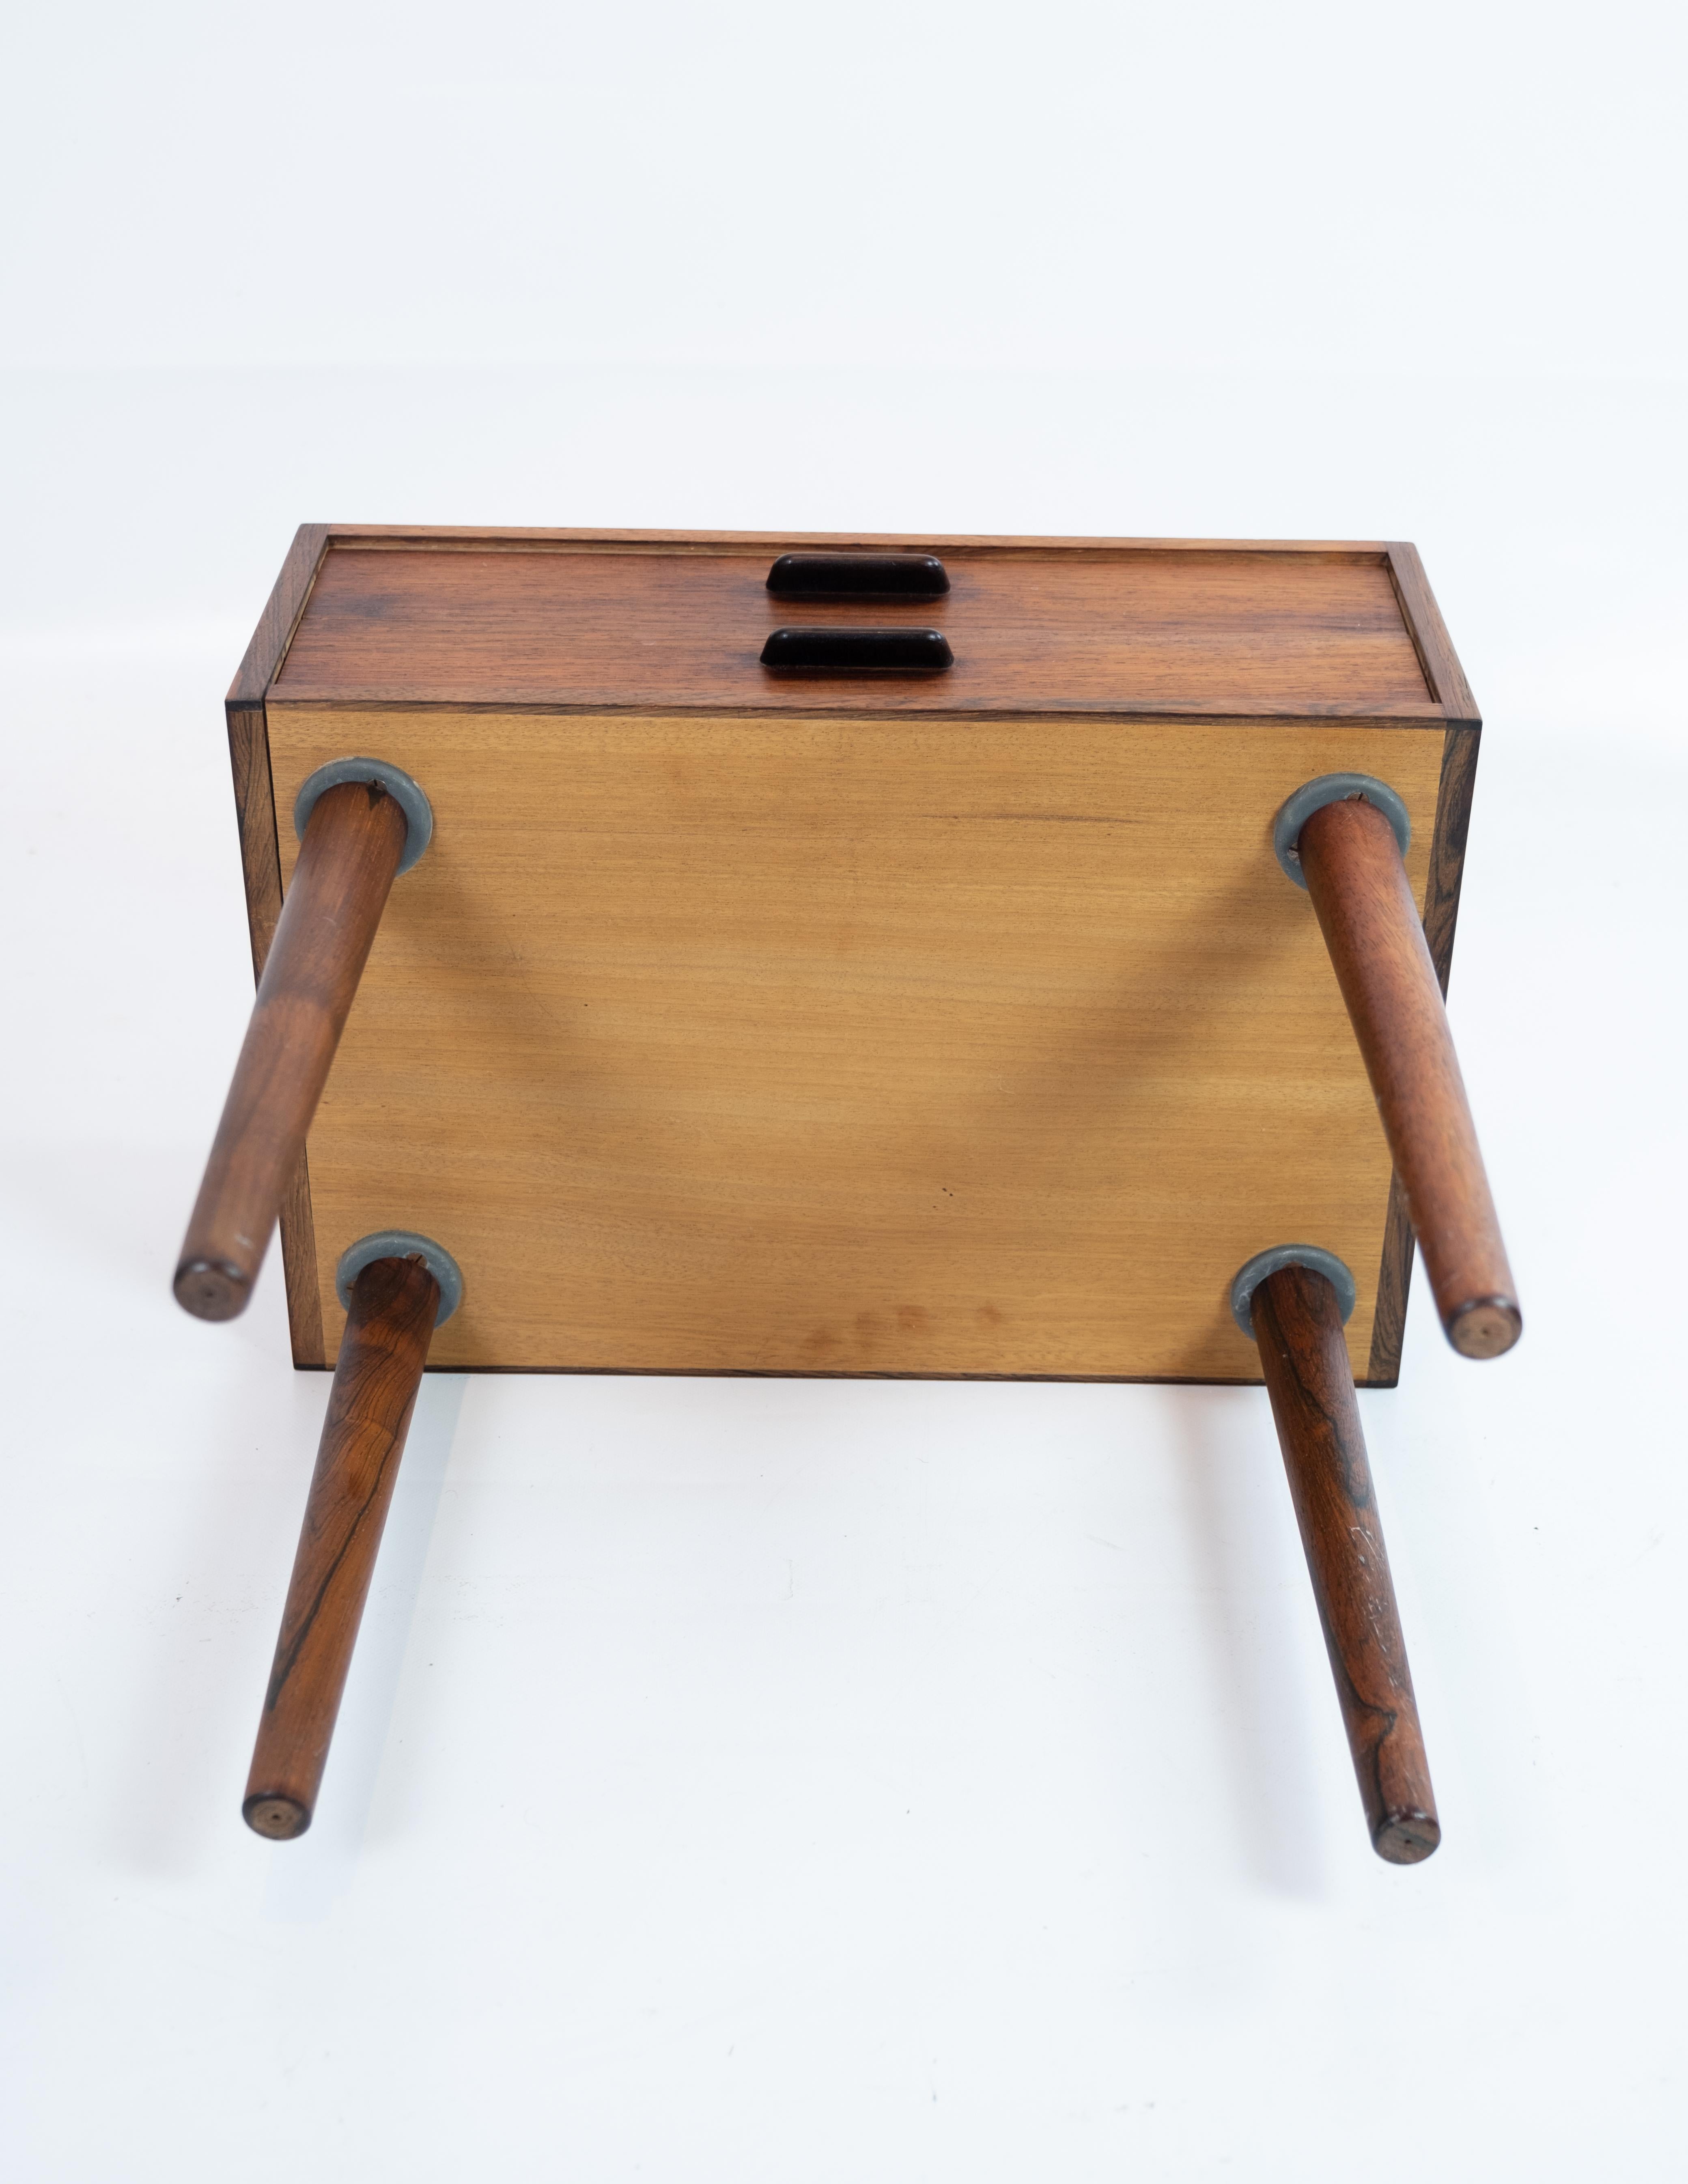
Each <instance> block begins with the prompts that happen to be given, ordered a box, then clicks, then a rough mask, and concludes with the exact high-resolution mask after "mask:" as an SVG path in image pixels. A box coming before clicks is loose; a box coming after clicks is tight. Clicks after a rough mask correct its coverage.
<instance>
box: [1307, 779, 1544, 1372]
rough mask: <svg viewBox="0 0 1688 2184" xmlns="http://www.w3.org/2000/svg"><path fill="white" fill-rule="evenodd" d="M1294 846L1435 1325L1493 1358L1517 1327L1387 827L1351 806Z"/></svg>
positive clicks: (1461, 1095) (1439, 1010) (1477, 1158)
mask: <svg viewBox="0 0 1688 2184" xmlns="http://www.w3.org/2000/svg"><path fill="white" fill-rule="evenodd" d="M1300 849H1301V867H1302V870H1303V872H1305V874H1306V882H1307V892H1308V893H1309V894H1310V895H1311V896H1312V903H1313V908H1314V910H1315V911H1317V913H1318V922H1319V925H1320V927H1321V928H1322V930H1323V933H1324V938H1325V943H1326V945H1327V946H1328V948H1329V951H1330V960H1331V963H1332V966H1333V967H1334V970H1335V972H1336V978H1337V983H1338V984H1339V986H1340V989H1341V992H1342V996H1343V999H1344V1000H1345V1002H1346V1004H1347V1006H1348V1012H1349V1016H1350V1017H1351V1020H1352V1022H1353V1026H1354V1033H1355V1037H1356V1039H1357V1041H1358V1044H1359V1047H1360V1051H1361V1053H1362V1055H1363V1056H1364V1057H1365V1062H1366V1069H1367V1073H1368V1076H1369V1078H1370V1079H1371V1084H1372V1089H1373V1093H1374V1094H1375V1095H1376V1098H1377V1104H1378V1112H1379V1116H1380V1117H1381V1119H1382V1123H1383V1127H1384V1135H1385V1136H1386V1138H1387V1139H1388V1140H1389V1145H1390V1151H1391V1153H1392V1154H1393V1156H1394V1160H1395V1167H1396V1173H1397V1175H1398V1176H1399V1178H1400V1181H1401V1195H1402V1197H1403V1200H1404V1201H1405V1207H1406V1212H1407V1217H1408V1219H1409V1220H1410V1221H1411V1223H1412V1229H1413V1232H1414V1234H1416V1235H1417V1237H1418V1248H1419V1251H1421V1253H1422V1254H1423V1260H1424V1270H1425V1273H1426V1275H1427V1277H1428V1278H1429V1283H1430V1287H1431V1289H1432V1290H1433V1291H1434V1293H1435V1299H1436V1309H1437V1311H1438V1312H1439V1313H1440V1318H1441V1322H1442V1325H1443V1327H1444V1328H1445V1329H1446V1332H1447V1337H1448V1340H1449V1341H1450V1342H1451V1343H1452V1345H1453V1346H1454V1348H1455V1349H1456V1350H1457V1351H1460V1352H1461V1354H1462V1356H1464V1357H1479V1358H1480V1357H1498V1356H1500V1355H1501V1353H1502V1352H1503V1351H1507V1350H1510V1349H1511V1348H1512V1346H1513V1344H1514V1343H1515V1342H1516V1341H1517V1340H1518V1336H1519V1334H1520V1333H1521V1332H1522V1331H1523V1326H1524V1321H1523V1318H1522V1315H1521V1314H1520V1312H1519V1310H1518V1299H1517V1295H1516V1293H1515V1291H1514V1289H1513V1276H1512V1269H1511V1268H1510V1267H1509V1266H1508V1264H1507V1254H1506V1247H1505V1245H1503V1244H1502V1242H1501V1229H1500V1223H1499V1221H1498V1219H1497V1217H1496V1212H1495V1204H1494V1200H1493V1198H1492V1196H1491V1195H1490V1190H1489V1181H1488V1177H1487V1175H1486V1174H1485V1171H1484V1167H1483V1159H1482V1155H1481V1154H1480V1152H1479V1150H1478V1145H1477V1133H1476V1130H1475V1128H1474V1125H1473V1123H1472V1119H1471V1109H1470V1106H1469V1104H1468V1100H1467V1099H1466V1095H1465V1084H1464V1080H1463V1078H1462V1076H1461V1074H1460V1067H1459V1060H1458V1057H1457V1055H1456V1054H1455V1052H1454V1046H1453V1039H1452V1034H1451V1033H1450V1031H1449V1029H1448V1021H1447V1011H1446V1008H1445V1007H1444V1006H1443V1004H1442V996H1441V990H1440V986H1439V984H1438V983H1437V978H1436V972H1435V965H1434V963H1433V962H1432V961H1431V959H1430V953H1429V948H1428V946H1427V945H1426V942H1425V937H1424V931H1423V927H1422V925H1421V924H1420V922H1419V917H1418V909H1417V906H1416V905H1415V903H1414V900H1413V889H1412V883H1411V881H1410V880H1409V878H1408V877H1407V871H1406V867H1405V866H1403V864H1402V862H1401V855H1400V852H1399V850H1398V849H1397V848H1396V839H1395V835H1394V832H1393V830H1392V829H1391V827H1390V823H1389V822H1388V820H1387V819H1386V818H1384V816H1383V814H1382V813H1381V812H1380V811H1378V810H1376V809H1375V808H1374V807H1373V805H1369V804H1366V803H1363V802H1362V801H1360V800H1358V799H1345V800H1344V801H1343V802H1340V803H1337V804H1329V805H1325V807H1324V808H1323V810H1322V811H1316V812H1314V814H1313V815H1312V818H1310V819H1309V820H1308V821H1307V822H1306V826H1305V827H1302V829H1301V844H1300Z"/></svg>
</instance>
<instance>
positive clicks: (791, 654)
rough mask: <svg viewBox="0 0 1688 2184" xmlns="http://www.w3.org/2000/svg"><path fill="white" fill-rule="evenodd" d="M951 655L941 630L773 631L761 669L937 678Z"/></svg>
mask: <svg viewBox="0 0 1688 2184" xmlns="http://www.w3.org/2000/svg"><path fill="white" fill-rule="evenodd" d="M762 665H763V666H764V667H772V668H776V669H777V670H779V671H781V672H782V673H785V674H792V675H941V674H942V673H943V672H944V669H945V668H946V667H953V666H954V665H955V654H954V653H953V652H951V651H950V640H949V639H948V638H946V637H945V636H944V632H943V631H942V630H941V629H777V630H776V631H775V632H774V633H773V635H772V637H771V638H769V639H768V641H767V643H766V644H765V645H764V646H763V647H762Z"/></svg>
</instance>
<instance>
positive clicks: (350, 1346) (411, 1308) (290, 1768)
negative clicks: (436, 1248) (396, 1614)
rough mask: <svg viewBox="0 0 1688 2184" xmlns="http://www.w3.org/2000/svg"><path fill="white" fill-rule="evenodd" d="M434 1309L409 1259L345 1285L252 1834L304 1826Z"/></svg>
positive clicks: (424, 1272) (250, 1794)
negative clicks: (347, 1294)
mask: <svg viewBox="0 0 1688 2184" xmlns="http://www.w3.org/2000/svg"><path fill="white" fill-rule="evenodd" d="M439 1301H440V1289H439V1284H438V1283H437V1281H436V1280H435V1279H434V1277H433V1275H432V1273H430V1272H429V1270H428V1268H427V1267H426V1265H425V1264H424V1263H423V1262H422V1261H421V1259H419V1258H416V1259H410V1258H406V1259H377V1260H376V1261H375V1262H373V1264H371V1265H370V1266H367V1267H365V1269H364V1271H363V1272H362V1273H360V1274H359V1276H358V1279H357V1281H356V1283H355V1284H354V1287H353V1290H352V1301H351V1308H350V1316H349V1317H348V1319H347V1322H346V1332H345V1335H344V1337H343V1340H342V1341H341V1344H340V1357H339V1362H338V1363H337V1365H336V1366H335V1368H334V1385H333V1388H332V1390H331V1393H330V1395H329V1398H328V1416H327V1418H326V1421H325V1423H324V1424H323V1429H322V1445H321V1447H320V1449H319V1451H318V1452H317V1458H316V1471H315V1475H314V1477H313V1478H312V1479H311V1482H310V1496H309V1501H308V1502H306V1504H305V1514H304V1528H303V1529H302V1530H301V1532H300V1534H299V1548H298V1556H297V1557H295V1559H294V1563H293V1574H292V1581H291V1582H290V1584H289V1585H288V1587H287V1607H286V1608H285V1609H284V1610H283V1612H282V1616H281V1637H280V1638H279V1640H278V1641H276V1660H275V1665H274V1667H273V1668H272V1669H271V1670H270V1688H269V1690H268V1691H267V1692H266V1693H265V1700H264V1713H263V1717H262V1719H261V1720H260V1721H259V1729H258V1743H257V1747H256V1749H255V1750H254V1751H253V1755H252V1773H251V1775H250V1776H249V1777H248V1781H247V1786H246V1799H245V1802H244V1803H243V1804H242V1808H241V1809H242V1812H243V1814H245V1816H246V1821H247V1825H248V1827H251V1828H253V1829H255V1830H257V1832H258V1833H259V1835H261V1836H276V1837H287V1836H299V1835H303V1834H304V1831H305V1830H306V1829H307V1828H308V1827H309V1825H310V1820H311V1814H312V1813H313V1812H314V1811H315V1807H316V1793H317V1790H318V1787H319V1786H320V1783H321V1780H322V1770H323V1768H324V1766H325V1764H326V1762H327V1758H328V1746H329V1741H330V1739H331V1737H332V1736H333V1734H334V1722H335V1717H336V1716H337V1714H338V1713H339V1711H340V1695H341V1693H342V1692H343V1691H344V1689H345V1685H346V1673H347V1670H348V1669H349V1668H350V1666H351V1663H352V1647H353V1646H354V1643H355V1641H356V1639H357V1635H358V1625H359V1622H361V1620H362V1619H363V1613H364V1602H365V1598H366V1597H367V1596H368V1593H369V1588H370V1577H371V1575H372V1574H373V1573H374V1570H375V1558H376V1550H377V1549H378V1548H379V1546H380V1545H381V1535H382V1527H383V1526H384V1525H385V1524H386V1523H387V1507H388V1504H389V1503H390V1502H391V1501H392V1499H393V1483H394V1481H395V1480H396V1479H397V1478H398V1462H399V1458H400V1457H402V1456H403V1455H404V1437H405V1435H406V1434H407V1433H408V1432H409V1428H410V1413H411V1412H412V1410H413V1409H414V1408H415V1401H416V1390H417V1389H418V1388H419V1387H420V1386H421V1379H422V1368H423V1367H424V1365H426V1362H427V1357H428V1343H429V1340H430V1339H431V1338H432V1334H433V1331H434V1317H435V1314H436V1312H437V1310H438V1307H439Z"/></svg>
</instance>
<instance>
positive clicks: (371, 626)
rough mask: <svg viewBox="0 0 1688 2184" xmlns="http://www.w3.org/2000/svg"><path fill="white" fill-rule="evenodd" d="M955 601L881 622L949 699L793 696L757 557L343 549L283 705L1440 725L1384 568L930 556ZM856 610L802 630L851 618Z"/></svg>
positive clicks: (897, 608) (327, 572) (763, 566)
mask: <svg viewBox="0 0 1688 2184" xmlns="http://www.w3.org/2000/svg"><path fill="white" fill-rule="evenodd" d="M945 565H946V567H947V568H948V570H949V572H950V592H949V593H948V594H947V595H946V596H945V597H944V598H943V599H939V600H908V601H904V602H898V601H890V602H884V603H882V606H880V607H876V609H875V611H874V614H873V617H872V619H873V620H874V621H876V622H877V623H883V624H884V625H886V626H888V627H889V626H892V625H894V624H896V623H897V622H898V621H900V620H901V621H908V622H910V623H911V624H913V625H917V626H919V627H928V626H930V627H935V628H939V629H941V630H942V632H943V633H944V636H945V637H946V638H948V639H949V641H950V644H951V646H952V648H953V649H954V651H955V666H954V667H953V668H952V669H951V670H950V671H949V673H948V674H947V675H945V677H944V679H943V683H942V686H941V688H939V687H938V686H936V685H934V684H932V683H930V682H913V681H910V682H905V681H903V680H901V679H900V678H889V679H887V680H885V681H884V682H881V683H878V684H877V685H876V686H875V687H874V688H872V690H871V692H869V693H868V694H864V692H863V689H862V686H861V683H860V682H858V681H856V680H855V678H852V677H844V676H826V677H815V678H812V679H811V680H807V681H805V683H804V684H803V685H802V686H801V687H799V688H793V687H792V686H790V685H788V684H787V683H786V682H783V681H780V680H777V678H775V677H772V676H771V675H770V674H769V673H768V672H767V671H766V670H764V669H763V668H762V667H760V666H759V664H758V655H760V651H761V649H762V645H763V643H764V640H765V639H766V637H767V635H768V632H769V631H770V629H771V628H772V627H773V626H774V624H775V622H776V621H779V620H781V619H786V620H788V619H789V618H790V617H789V616H784V617H782V616H779V615H778V614H777V613H776V612H774V611H773V610H772V605H771V602H770V600H769V597H768V593H767V591H766V577H767V571H768V559H767V556H766V548H762V547H758V548H756V549H755V550H745V549H743V548H738V549H733V550H727V549H721V550H717V551H716V552H714V553H710V552H705V551H702V550H698V549H694V550H691V551H688V552H686V553H672V552H671V553H660V552H651V551H632V550H629V551H624V552H618V551H614V550H609V549H604V550H600V551H598V552H595V553H590V554H564V553H559V552H553V551H544V552H542V551H533V552H528V553H523V552H519V551H514V550H511V549H510V548H508V547H505V548H503V549H496V550H494V549H491V548H484V549H479V550H477V549H474V548H471V547H469V546H463V547H460V548H457V549H454V550H450V551H443V550H426V549H414V550H406V549H399V548H392V549H387V550H383V551H370V550H354V549H348V548H343V547H337V548H335V549H332V550H331V551H330V553H329V554H328V555H327V557H326V560H325V561H324V563H323V565H322V567H321V570H320V573H319V575H318V577H317V580H316V583H315V588H314V590H313V591H312V593H311V596H310V600H309V604H308V606H307V608H306V610H305V612H304V617H303V619H302V621H301V622H300V624H299V627H298V632H297V634H296V635H295V637H294V638H293V641H292V646H291V648H290V649H289V650H288V653H287V659H286V660H285V662H284V664H283V666H282V667H281V671H280V673H279V676H278V677H277V678H276V683H275V685H274V694H275V695H276V697H278V698H281V699H284V700H287V701H288V702H292V703H347V704H349V703H360V704H374V703H382V704H395V705H412V704H416V703H429V704H448V705H545V706H555V707H560V708H569V707H579V708H586V709H591V710H605V709H610V708H615V707H619V706H627V707H628V708H630V709H632V710H638V711H642V712H643V711H654V710H665V709H668V708H673V707H683V706H691V705H697V706H705V707H710V706H721V707H727V708H730V709H732V710H745V709H756V708H761V709H769V710H779V711H780V712H782V713H784V714H787V715H801V714H806V713H815V712H822V713H824V712H827V711H833V712H839V711H842V712H846V713H852V714H854V713H859V712H862V711H872V712H879V711H885V712H894V713H911V712H914V713H932V712H941V713H967V712H983V713H997V714H1023V713H1026V712H1039V713H1050V712H1064V711H1086V712H1103V713H1110V714H1131V713H1133V712H1139V713H1140V712H1148V711H1154V712H1160V713H1163V714H1164V713H1174V714H1177V713H1184V712H1190V713H1202V712H1210V713H1211V712H1221V713H1224V714H1227V715H1260V716H1284V715H1290V716H1301V717H1307V716H1312V717H1321V718H1323V717H1331V718H1340V717H1344V716H1352V717H1362V716H1390V717H1391V718H1401V719H1404V720H1407V721H1412V722H1414V723H1417V724H1424V723H1428V722H1429V721H1432V720H1437V719H1440V708H1439V707H1438V705H1436V703H1435V700H1434V699H1432V697H1431V695H1430V693H1429V689H1428V688H1427V687H1426V684H1425V681H1424V676H1423V671H1422V670H1421V668H1420V666H1419V662H1418V655H1417V654H1416V652H1415V650H1414V647H1413V643H1412V638H1411V636H1410V635H1409V633H1408V632H1407V628H1406V627H1405V626H1404V624H1403V621H1402V618H1401V607H1400V604H1399V602H1398V599H1397V595H1396V588H1395V586H1394V583H1393V582H1392V579H1391V577H1390V568H1389V565H1388V563H1387V561H1386V560H1384V557H1383V555H1381V554H1376V553H1372V554H1368V553H1364V552H1348V553H1329V554H1261V553H1251V552H1240V551H1237V550H1234V549H1231V550H1217V549H1216V550H1210V551H1207V552H1203V553H1194V552H1187V553H1183V554H1166V553H1164V552H1162V551H1159V550H1145V549H1119V550H1114V551H1107V552H1105V551H1100V550H1095V549H1093V550H1090V551H1088V552H1070V553H1063V554H1051V553H1048V552H1043V553H1039V552H1033V551H1022V552H1020V553H1008V552H1003V551H991V552H979V551H974V550H969V549H960V550H954V551H952V550H950V549H946V551H945ZM861 611H862V610H861V603H860V602H859V601H857V602H852V601H848V600H842V601H834V602H819V601H817V602H816V603H815V606H814V611H813V613H812V614H810V613H809V612H808V610H807V609H805V619H807V620H809V621H814V622H815V623H816V624H817V625H819V624H821V623H823V622H825V621H827V620H828V619H829V618H832V619H836V620H837V621H839V622H840V623H843V624H850V623H853V622H855V621H860V620H861Z"/></svg>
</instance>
